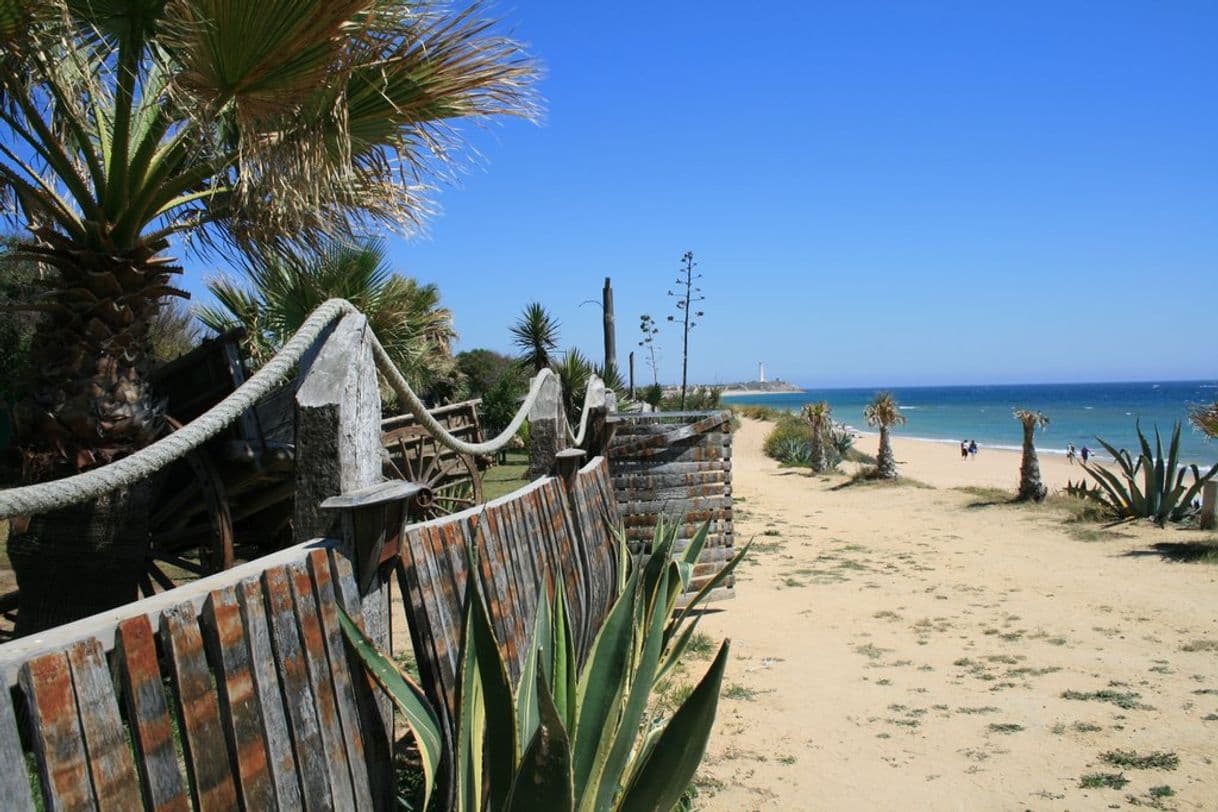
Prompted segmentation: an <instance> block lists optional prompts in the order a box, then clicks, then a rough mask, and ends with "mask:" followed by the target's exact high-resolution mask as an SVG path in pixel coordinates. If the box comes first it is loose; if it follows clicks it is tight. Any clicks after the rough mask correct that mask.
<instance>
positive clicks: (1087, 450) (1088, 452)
mask: <svg viewBox="0 0 1218 812" xmlns="http://www.w3.org/2000/svg"><path fill="white" fill-rule="evenodd" d="M1078 455H1079V456H1080V457H1082V458H1083V464H1084V465H1085V464H1086V463H1087V458H1088V457H1090V456H1091V449H1090V448H1087V446H1083V450H1082V451H1080V452H1078Z"/></svg>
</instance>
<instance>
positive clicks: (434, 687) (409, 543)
mask: <svg viewBox="0 0 1218 812" xmlns="http://www.w3.org/2000/svg"><path fill="white" fill-rule="evenodd" d="M429 532H430V530H427V529H418V530H409V531H407V532H406V533H405V534H404V535H403V537H402V545H401V551H402V552H401V555H400V556H399V558H398V562H397V573H398V585H399V587H400V589H401V593H402V600H403V601H405V607H406V619H407V624H408V625H409V626H410V634H411V639H412V642H413V643H414V653H415V658H416V659H417V660H418V663H419V677H420V678H421V680H422V683H423V688H424V690H426V691H428V692H429V693H430V694H431V695H432V696H439V697H440V698H441V700H442V701H441V711H442V713H443V714H444V716H445V717H447V715H448V712H449V709H450V707H451V706H450V705H449V702H450V696H449V689H450V687H451V683H448V682H446V681H444V680H443V679H442V675H443V674H444V673H445V670H446V669H447V667H448V664H447V657H446V656H442V655H441V653H440V651H439V649H438V648H437V647H436V636H437V634H438V631H436V629H435V623H436V619H435V617H434V616H433V615H432V614H431V613H430V612H429V611H428V606H429V605H430V603H431V602H433V601H434V600H435V597H434V590H433V589H431V588H430V578H429V574H428V572H427V570H426V568H425V566H426V565H424V564H421V563H418V562H421V561H423V560H424V555H425V550H426V549H427V545H426V543H425V540H424V536H425V535H426V534H427V533H429ZM425 584H426V589H425Z"/></svg>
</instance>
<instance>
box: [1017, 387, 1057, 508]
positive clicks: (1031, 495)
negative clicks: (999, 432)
mask: <svg viewBox="0 0 1218 812" xmlns="http://www.w3.org/2000/svg"><path fill="white" fill-rule="evenodd" d="M1015 419H1016V420H1018V421H1019V422H1020V424H1021V425H1022V426H1023V460H1022V461H1021V462H1020V463H1019V494H1018V496H1017V498H1018V499H1020V500H1023V501H1027V500H1032V501H1035V502H1043V501H1044V500H1045V496H1047V495H1048V493H1049V489H1048V488H1046V487H1045V485H1044V483H1043V482H1041V481H1040V460H1039V459H1037V457H1036V446H1035V445H1034V444H1033V442H1032V436H1033V435H1034V434H1035V433H1036V429H1038V428H1042V429H1043V428H1044V427H1045V426H1047V425H1049V418H1048V416H1047V415H1045V414H1044V413H1043V412H1037V411H1033V410H1031V409H1016V410H1015Z"/></svg>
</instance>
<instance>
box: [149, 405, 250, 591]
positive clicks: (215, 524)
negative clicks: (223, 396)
mask: <svg viewBox="0 0 1218 812" xmlns="http://www.w3.org/2000/svg"><path fill="white" fill-rule="evenodd" d="M166 422H167V423H168V424H169V427H170V429H171V430H174V431H176V430H177V429H179V428H181V424H180V423H178V422H177V421H176V420H173V419H171V418H166ZM160 493H161V496H160V499H159V500H158V504H157V506H156V509H155V511H154V512H153V513H152V515H151V516H149V517H148V554H147V556H146V558H145V570H144V574H143V576H142V577H141V578H140V591H141V592H142V593H143V594H144V595H146V596H147V595H152V594H155V593H156V592H159V591H163V590H166V589H173V588H174V587H175V586H178V585H179V584H180V583H184V582H186V581H190V580H194V578H199V577H202V576H204V575H211V574H212V573H215V572H220V571H221V570H226V569H228V568H229V567H231V566H232V565H233V519H232V513H231V511H230V509H229V504H228V498H227V496H226V495H225V490H224V481H223V480H222V479H221V478H220V473H219V471H217V470H216V467H215V465H214V464H213V463H212V461H211V460H210V459H209V458H208V456H207V453H206V452H205V451H202V450H196V451H191V452H189V453H188V454H186V455H185V456H184V457H183V458H182V459H180V460H178V461H177V462H175V463H173V464H172V465H170V466H169V468H167V469H166V471H165V473H164V479H163V481H162V482H161V488H160Z"/></svg>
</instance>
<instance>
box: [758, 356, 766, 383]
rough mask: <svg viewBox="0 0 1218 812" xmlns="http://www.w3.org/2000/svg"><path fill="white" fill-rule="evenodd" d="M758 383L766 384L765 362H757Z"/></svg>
mask: <svg viewBox="0 0 1218 812" xmlns="http://www.w3.org/2000/svg"><path fill="white" fill-rule="evenodd" d="M757 382H758V383H765V361H758V362H757Z"/></svg>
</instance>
